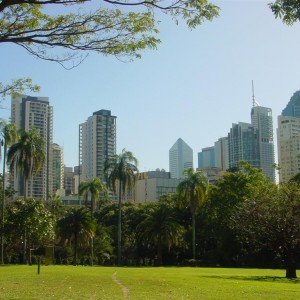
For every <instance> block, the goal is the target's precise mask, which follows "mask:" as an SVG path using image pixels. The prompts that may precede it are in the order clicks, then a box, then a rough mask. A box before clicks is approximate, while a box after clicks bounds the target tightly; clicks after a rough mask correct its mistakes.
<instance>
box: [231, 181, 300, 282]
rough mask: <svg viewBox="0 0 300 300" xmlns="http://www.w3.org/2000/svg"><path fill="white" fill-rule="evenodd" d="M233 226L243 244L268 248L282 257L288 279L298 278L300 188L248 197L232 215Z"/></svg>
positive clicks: (265, 191)
mask: <svg viewBox="0 0 300 300" xmlns="http://www.w3.org/2000/svg"><path fill="white" fill-rule="evenodd" d="M233 225H234V227H235V229H236V230H237V232H238V234H239V238H240V239H241V241H242V242H244V243H246V244H250V245H251V247H255V249H261V248H264V247H265V248H268V249H270V250H272V251H274V252H275V253H277V254H279V255H280V256H281V258H282V260H283V261H284V262H285V266H286V277H287V278H295V277H296V267H297V262H298V259H297V258H298V257H299V254H300V186H299V185H298V184H297V183H293V182H291V183H287V184H281V185H280V186H279V188H278V189H277V188H276V187H273V188H271V187H270V186H265V188H259V189H257V191H256V192H255V193H252V194H251V195H249V197H248V199H247V200H246V201H245V202H244V203H242V204H241V205H240V207H239V209H238V211H237V213H236V214H235V215H234V216H233Z"/></svg>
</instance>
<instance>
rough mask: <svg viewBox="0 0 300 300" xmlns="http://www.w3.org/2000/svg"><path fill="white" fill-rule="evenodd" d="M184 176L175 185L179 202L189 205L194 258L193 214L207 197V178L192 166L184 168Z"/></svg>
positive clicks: (194, 223) (194, 227)
mask: <svg viewBox="0 0 300 300" xmlns="http://www.w3.org/2000/svg"><path fill="white" fill-rule="evenodd" d="M183 174H184V176H185V178H184V179H183V181H181V182H180V183H179V184H178V186H177V193H178V196H179V197H178V198H179V201H180V204H181V205H182V206H184V207H189V208H190V212H191V215H192V248H193V259H195V258H196V221H195V216H196V213H197V212H198V210H199V209H200V208H201V207H202V205H203V203H204V201H205V200H206V198H207V192H208V186H209V185H208V180H207V178H206V177H205V175H204V174H203V172H195V171H194V169H193V168H190V169H185V170H184V172H183Z"/></svg>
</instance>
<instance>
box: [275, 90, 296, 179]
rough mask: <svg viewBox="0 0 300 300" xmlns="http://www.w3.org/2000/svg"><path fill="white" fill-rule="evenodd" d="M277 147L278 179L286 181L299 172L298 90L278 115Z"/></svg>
mask: <svg viewBox="0 0 300 300" xmlns="http://www.w3.org/2000/svg"><path fill="white" fill-rule="evenodd" d="M277 149H278V165H279V181H280V182H281V181H287V180H289V179H290V178H291V177H292V176H294V175H296V174H297V173H299V172H300V91H297V92H295V93H294V95H293V96H292V97H291V99H290V101H289V103H288V104H287V106H286V107H285V109H284V110H283V111H282V115H281V116H278V128H277Z"/></svg>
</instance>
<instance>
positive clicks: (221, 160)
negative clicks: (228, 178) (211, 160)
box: [214, 136, 229, 171]
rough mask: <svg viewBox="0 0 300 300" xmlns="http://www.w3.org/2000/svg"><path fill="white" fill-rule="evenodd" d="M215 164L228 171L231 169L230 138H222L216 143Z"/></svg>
mask: <svg viewBox="0 0 300 300" xmlns="http://www.w3.org/2000/svg"><path fill="white" fill-rule="evenodd" d="M214 149H215V164H216V167H217V168H220V169H221V170H222V171H226V170H227V169H228V168H229V153H228V137H227V136H226V137H221V138H219V139H218V140H217V141H216V142H215V146H214Z"/></svg>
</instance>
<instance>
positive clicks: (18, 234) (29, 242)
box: [5, 198, 55, 262]
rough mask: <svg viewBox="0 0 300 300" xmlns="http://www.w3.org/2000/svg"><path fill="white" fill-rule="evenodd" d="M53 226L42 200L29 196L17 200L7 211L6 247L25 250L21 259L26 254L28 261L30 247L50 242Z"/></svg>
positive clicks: (53, 221) (52, 235) (37, 246)
mask: <svg viewBox="0 0 300 300" xmlns="http://www.w3.org/2000/svg"><path fill="white" fill-rule="evenodd" d="M54 227H55V219H54V217H53V215H52V214H51V213H50V212H49V211H48V210H47V209H46V208H45V206H44V204H43V203H42V202H40V201H36V200H34V199H30V198H28V199H22V200H17V201H15V202H14V203H13V205H12V206H10V207H9V208H8V211H7V221H6V225H5V232H6V233H7V235H8V237H7V239H8V242H7V244H8V245H7V248H13V249H14V250H15V251H17V252H18V251H19V252H20V251H25V253H23V255H24V257H23V259H25V256H26V255H27V259H29V262H30V249H35V248H39V247H41V246H44V245H46V244H49V243H52V241H53V239H54ZM24 246H25V248H23V249H22V247H24ZM26 253H27V254H26Z"/></svg>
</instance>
